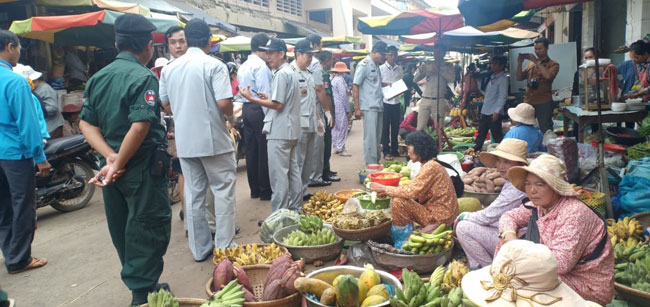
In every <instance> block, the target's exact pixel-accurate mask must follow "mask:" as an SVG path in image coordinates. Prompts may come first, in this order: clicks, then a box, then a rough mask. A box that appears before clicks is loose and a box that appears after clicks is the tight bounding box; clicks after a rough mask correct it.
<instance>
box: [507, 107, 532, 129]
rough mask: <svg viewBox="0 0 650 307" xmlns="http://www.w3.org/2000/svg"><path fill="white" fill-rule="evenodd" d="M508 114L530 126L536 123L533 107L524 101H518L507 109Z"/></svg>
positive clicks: (511, 117)
mask: <svg viewBox="0 0 650 307" xmlns="http://www.w3.org/2000/svg"><path fill="white" fill-rule="evenodd" d="M508 116H510V119H512V120H514V121H516V122H518V123H522V124H526V125H531V126H534V125H535V123H536V121H535V108H534V107H533V106H531V105H529V104H527V103H524V102H522V103H520V104H519V105H517V106H516V107H514V108H510V109H508Z"/></svg>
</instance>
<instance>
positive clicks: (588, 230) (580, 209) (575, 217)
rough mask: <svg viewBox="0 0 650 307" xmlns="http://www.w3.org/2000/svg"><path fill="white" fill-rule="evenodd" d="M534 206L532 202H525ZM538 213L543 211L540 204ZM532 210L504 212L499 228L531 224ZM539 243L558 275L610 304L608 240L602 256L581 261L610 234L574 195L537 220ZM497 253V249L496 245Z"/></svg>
mask: <svg viewBox="0 0 650 307" xmlns="http://www.w3.org/2000/svg"><path fill="white" fill-rule="evenodd" d="M526 205H527V206H533V204H532V202H529V203H527V204H526ZM537 210H538V212H540V213H541V212H542V211H541V208H540V207H538V209H537ZM531 214H532V211H531V210H530V209H527V208H525V207H524V206H523V205H522V206H520V207H519V208H516V209H513V210H510V211H508V212H506V213H505V214H503V217H501V220H500V221H499V230H500V231H502V232H503V231H504V230H518V229H520V228H522V227H526V226H527V225H528V220H529V219H530V216H531ZM537 227H538V228H539V235H540V243H541V244H544V245H546V246H547V247H548V248H549V249H550V250H551V252H553V255H555V258H557V262H558V268H557V271H558V275H559V276H560V279H561V280H562V281H563V282H564V283H566V284H567V285H568V286H569V287H571V288H572V289H573V290H575V291H576V292H577V293H578V294H580V296H582V298H584V299H586V300H590V301H593V302H596V303H599V304H601V305H603V306H605V305H607V304H608V303H609V302H610V301H611V300H612V297H613V296H614V251H613V248H612V245H611V243H610V241H609V240H607V245H605V248H604V249H603V251H602V253H601V255H600V257H598V258H596V259H594V260H591V261H587V262H581V259H584V258H586V257H587V256H588V255H589V254H590V253H591V252H592V251H593V250H594V249H595V248H596V246H597V245H598V243H599V242H600V240H601V239H602V237H603V236H604V235H605V236H606V235H607V229H606V227H605V224H604V223H603V221H602V220H601V219H600V218H599V217H598V216H597V215H596V214H595V213H594V212H593V211H591V209H589V208H588V207H587V206H586V205H585V204H583V203H582V202H581V201H580V200H578V199H577V198H575V197H562V198H560V200H559V202H558V204H557V207H555V209H553V210H552V211H551V212H549V213H547V214H546V215H544V216H541V217H540V218H539V219H538V220H537ZM497 253H498V248H497Z"/></svg>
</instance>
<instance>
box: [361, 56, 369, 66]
mask: <svg viewBox="0 0 650 307" xmlns="http://www.w3.org/2000/svg"><path fill="white" fill-rule="evenodd" d="M359 64H360V65H363V66H366V65H368V58H365V59H363V60H361V62H359Z"/></svg>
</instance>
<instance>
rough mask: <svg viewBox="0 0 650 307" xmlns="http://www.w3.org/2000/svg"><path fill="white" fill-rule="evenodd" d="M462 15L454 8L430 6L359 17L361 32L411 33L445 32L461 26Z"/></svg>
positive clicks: (379, 33) (380, 33) (381, 33)
mask: <svg viewBox="0 0 650 307" xmlns="http://www.w3.org/2000/svg"><path fill="white" fill-rule="evenodd" d="M463 25H464V24H463V17H462V16H461V15H460V12H459V11H458V10H457V9H456V8H430V9H426V10H416V11H408V12H402V13H399V14H396V15H390V16H378V17H365V18H359V25H358V29H359V31H360V32H361V33H363V34H374V35H411V34H422V33H431V32H437V33H440V32H446V31H449V30H453V29H458V28H460V27H462V26H463Z"/></svg>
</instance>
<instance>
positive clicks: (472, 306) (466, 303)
mask: <svg viewBox="0 0 650 307" xmlns="http://www.w3.org/2000/svg"><path fill="white" fill-rule="evenodd" d="M461 302H462V303H463V307H478V305H476V304H474V303H473V302H472V301H470V300H469V299H467V298H464V299H462V300H461Z"/></svg>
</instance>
